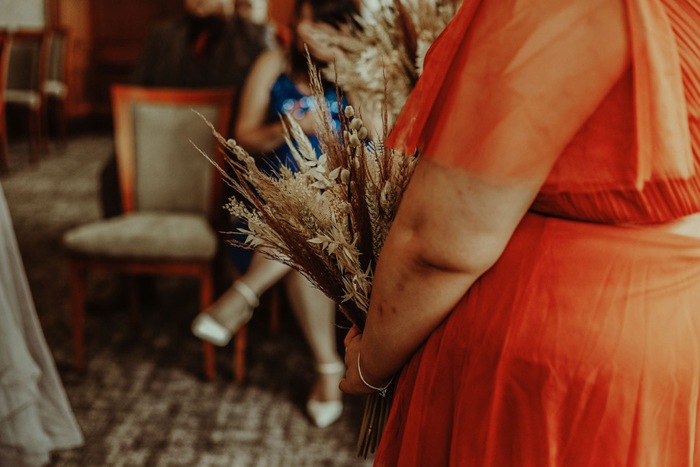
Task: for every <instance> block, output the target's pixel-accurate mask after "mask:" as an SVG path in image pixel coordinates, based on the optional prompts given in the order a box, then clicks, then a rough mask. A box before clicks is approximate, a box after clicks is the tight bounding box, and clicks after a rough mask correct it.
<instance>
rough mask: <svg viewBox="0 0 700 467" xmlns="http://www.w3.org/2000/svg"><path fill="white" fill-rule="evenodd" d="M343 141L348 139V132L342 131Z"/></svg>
mask: <svg viewBox="0 0 700 467" xmlns="http://www.w3.org/2000/svg"><path fill="white" fill-rule="evenodd" d="M343 139H344V140H345V141H347V140H349V139H350V133H348V130H345V131H343Z"/></svg>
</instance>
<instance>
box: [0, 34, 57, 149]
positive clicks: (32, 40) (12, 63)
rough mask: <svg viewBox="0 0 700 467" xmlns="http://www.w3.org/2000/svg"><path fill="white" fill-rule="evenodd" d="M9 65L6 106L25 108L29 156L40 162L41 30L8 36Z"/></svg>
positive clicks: (43, 52) (43, 71) (43, 54)
mask: <svg viewBox="0 0 700 467" xmlns="http://www.w3.org/2000/svg"><path fill="white" fill-rule="evenodd" d="M9 44H10V45H9V54H10V57H9V63H8V67H7V80H6V82H5V88H6V89H5V95H4V102H5V104H6V105H7V104H9V105H14V106H20V107H25V108H26V109H27V111H28V113H29V155H30V160H31V161H32V162H38V161H39V155H40V154H41V152H43V151H44V149H45V146H46V145H45V142H44V138H43V133H42V130H41V119H42V103H43V101H42V94H41V85H42V83H43V82H44V79H45V76H46V59H45V57H46V54H47V50H46V44H47V41H46V34H45V33H44V31H43V30H17V31H14V32H12V33H10V42H9Z"/></svg>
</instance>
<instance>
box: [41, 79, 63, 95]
mask: <svg viewBox="0 0 700 467" xmlns="http://www.w3.org/2000/svg"><path fill="white" fill-rule="evenodd" d="M44 94H47V95H49V96H52V97H57V98H59V99H63V98H64V97H66V94H68V86H66V85H65V83H62V82H61V81H58V80H55V79H49V80H46V81H44Z"/></svg>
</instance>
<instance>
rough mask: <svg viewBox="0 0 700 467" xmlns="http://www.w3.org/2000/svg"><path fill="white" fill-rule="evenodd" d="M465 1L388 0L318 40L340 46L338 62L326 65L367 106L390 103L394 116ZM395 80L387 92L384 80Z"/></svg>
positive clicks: (329, 76) (330, 75)
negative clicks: (371, 11)
mask: <svg viewBox="0 0 700 467" xmlns="http://www.w3.org/2000/svg"><path fill="white" fill-rule="evenodd" d="M461 4H462V0H382V4H381V7H380V9H379V10H378V11H376V12H373V13H372V17H371V18H368V19H364V18H358V19H357V21H358V24H357V25H356V26H354V25H347V26H345V27H343V28H342V29H341V33H340V34H332V35H330V34H329V35H322V36H321V37H318V38H317V39H318V40H320V41H321V42H323V43H325V44H326V45H329V46H332V47H336V48H337V49H339V50H340V51H342V52H343V53H342V54H339V55H338V57H337V58H336V60H335V62H333V63H330V64H329V65H328V66H327V67H326V68H325V69H324V70H323V72H324V75H325V76H326V78H327V79H329V80H333V79H336V77H337V81H338V84H339V85H340V87H341V88H342V89H344V90H345V91H346V92H348V93H353V95H355V96H356V97H357V99H358V101H359V102H362V104H363V106H364V108H365V109H371V110H373V111H377V110H378V109H380V108H382V107H383V106H384V105H386V106H387V107H388V110H389V115H390V117H391V119H392V121H395V120H396V118H397V117H398V115H399V113H400V112H401V109H402V108H403V106H404V104H405V103H406V100H407V99H408V96H409V94H410V93H411V91H412V90H413V87H414V86H415V84H416V81H418V78H420V76H421V75H422V74H423V61H424V59H425V54H426V53H427V52H428V49H429V48H430V46H431V45H432V44H433V42H435V40H436V39H437V37H438V36H439V35H440V34H441V33H442V31H443V30H444V29H445V27H447V24H448V23H449V22H450V21H451V20H452V18H454V16H455V14H456V13H457V10H458V9H459V7H460V6H461ZM385 82H389V83H391V86H390V90H389V93H388V94H387V96H386V101H385V94H384V83H385Z"/></svg>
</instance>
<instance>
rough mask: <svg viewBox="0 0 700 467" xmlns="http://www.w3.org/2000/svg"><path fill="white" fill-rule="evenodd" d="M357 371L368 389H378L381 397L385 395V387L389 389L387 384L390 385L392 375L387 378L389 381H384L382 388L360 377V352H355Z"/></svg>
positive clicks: (392, 378)
mask: <svg viewBox="0 0 700 467" xmlns="http://www.w3.org/2000/svg"><path fill="white" fill-rule="evenodd" d="M357 373H358V374H359V375H360V379H361V380H362V382H363V383H364V385H365V386H367V387H368V388H370V389H373V390H375V391H379V395H380V396H381V397H386V391H387V389H389V386H391V382H392V381H394V377H393V376H392V377H391V379H390V380H389V382H388V383H386V386H384V387H383V388H378V387H375V386H372V385H371V384H369V383H368V382H367V381H365V379H364V378H363V377H362V370H360V352H357Z"/></svg>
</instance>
